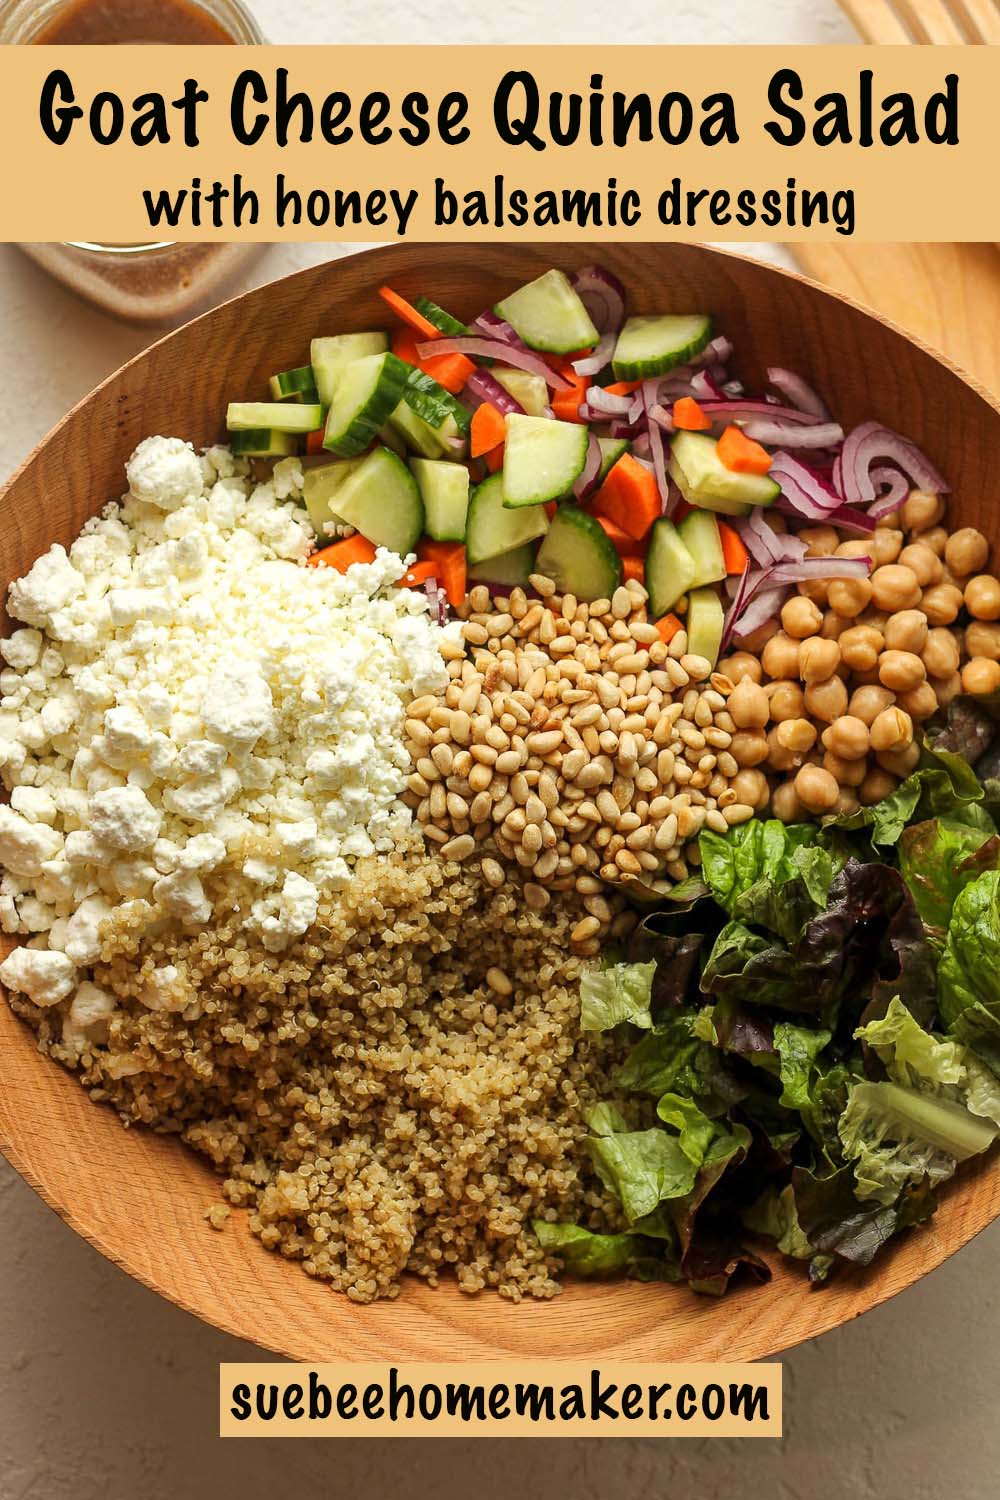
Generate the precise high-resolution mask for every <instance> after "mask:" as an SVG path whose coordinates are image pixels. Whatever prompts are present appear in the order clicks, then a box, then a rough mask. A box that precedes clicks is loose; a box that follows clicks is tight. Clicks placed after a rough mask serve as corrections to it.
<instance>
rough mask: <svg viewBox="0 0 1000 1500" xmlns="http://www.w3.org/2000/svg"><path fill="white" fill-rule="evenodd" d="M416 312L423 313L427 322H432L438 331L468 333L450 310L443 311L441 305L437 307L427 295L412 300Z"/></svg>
mask: <svg viewBox="0 0 1000 1500" xmlns="http://www.w3.org/2000/svg"><path fill="white" fill-rule="evenodd" d="M413 305H414V307H415V308H416V310H417V312H418V313H423V315H424V317H425V318H426V319H427V321H428V323H433V324H434V327H435V328H436V329H437V330H438V332H439V333H451V334H459V333H468V331H469V330H468V328H467V327H466V326H465V324H464V323H460V322H459V321H458V319H457V318H453V317H452V315H451V313H450V312H445V310H444V308H443V307H438V305H437V303H436V302H432V301H431V299H430V298H429V297H416V298H414V302H413Z"/></svg>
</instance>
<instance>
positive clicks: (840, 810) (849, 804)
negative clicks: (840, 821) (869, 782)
mask: <svg viewBox="0 0 1000 1500" xmlns="http://www.w3.org/2000/svg"><path fill="white" fill-rule="evenodd" d="M860 806H861V803H860V802H859V801H858V799H857V795H856V794H855V793H854V792H853V791H852V790H851V788H850V787H849V786H842V787H841V789H840V796H839V797H838V798H837V800H836V802H835V803H834V804H833V807H832V808H831V809H830V811H831V812H832V813H833V814H834V815H835V816H836V817H838V818H849V817H850V815H851V813H856V812H857V810H858V808H859V807H860Z"/></svg>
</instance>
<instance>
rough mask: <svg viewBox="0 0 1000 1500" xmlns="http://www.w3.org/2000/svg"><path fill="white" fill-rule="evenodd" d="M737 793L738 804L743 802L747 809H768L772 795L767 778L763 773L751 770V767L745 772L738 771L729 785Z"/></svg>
mask: <svg viewBox="0 0 1000 1500" xmlns="http://www.w3.org/2000/svg"><path fill="white" fill-rule="evenodd" d="M729 785H730V786H731V787H732V789H733V791H734V792H735V793H736V800H737V802H743V803H745V804H746V806H747V807H753V808H759V807H766V806H767V802H768V800H769V798H770V795H771V788H770V787H769V786H768V784H767V777H766V776H765V775H764V773H763V771H755V770H751V769H750V768H749V767H748V768H747V769H746V770H743V771H737V773H736V775H735V776H734V777H733V779H732V781H731V782H730V783H729Z"/></svg>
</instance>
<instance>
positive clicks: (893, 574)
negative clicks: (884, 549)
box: [872, 563, 920, 614]
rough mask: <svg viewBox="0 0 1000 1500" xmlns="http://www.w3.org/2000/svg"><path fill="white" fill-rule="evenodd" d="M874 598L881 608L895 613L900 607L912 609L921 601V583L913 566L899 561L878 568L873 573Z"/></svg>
mask: <svg viewBox="0 0 1000 1500" xmlns="http://www.w3.org/2000/svg"><path fill="white" fill-rule="evenodd" d="M872 598H873V599H874V601H875V603H876V605H877V606H878V608H879V609H887V610H888V611H889V613H890V614H895V613H896V611H897V610H899V609H912V608H913V607H914V605H915V604H919V603H920V584H919V583H918V582H917V575H916V574H915V573H914V572H913V570H912V569H911V568H904V567H901V566H900V564H899V563H887V564H886V565H885V567H884V568H876V569H875V571H874V573H873V574H872Z"/></svg>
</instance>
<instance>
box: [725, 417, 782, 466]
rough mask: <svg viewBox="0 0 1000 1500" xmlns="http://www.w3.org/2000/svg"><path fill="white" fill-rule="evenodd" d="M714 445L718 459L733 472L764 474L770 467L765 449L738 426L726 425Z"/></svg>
mask: <svg viewBox="0 0 1000 1500" xmlns="http://www.w3.org/2000/svg"><path fill="white" fill-rule="evenodd" d="M716 447H717V449H718V454H719V458H720V460H721V461H722V463H724V464H725V466H726V468H727V469H732V471H733V473H734V474H766V473H767V471H768V469H769V468H770V467H771V455H770V453H768V451H767V449H766V448H762V447H761V446H760V444H759V443H755V442H754V440H753V438H748V437H747V435H746V433H745V432H742V431H741V430H740V428H739V427H736V426H729V427H727V428H726V430H725V432H724V433H723V434H722V436H721V437H720V439H719V441H718V443H717V445H716Z"/></svg>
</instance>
